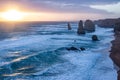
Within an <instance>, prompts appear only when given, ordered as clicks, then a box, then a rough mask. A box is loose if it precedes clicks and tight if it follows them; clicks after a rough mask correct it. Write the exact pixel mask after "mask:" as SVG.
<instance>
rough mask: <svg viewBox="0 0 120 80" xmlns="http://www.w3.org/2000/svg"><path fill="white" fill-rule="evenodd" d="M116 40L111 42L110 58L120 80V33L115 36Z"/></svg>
mask: <svg viewBox="0 0 120 80" xmlns="http://www.w3.org/2000/svg"><path fill="white" fill-rule="evenodd" d="M114 37H115V39H114V40H113V41H111V43H112V47H111V51H110V58H111V59H112V61H113V62H114V66H115V69H116V70H117V73H118V80H120V58H119V57H120V42H119V41H120V33H115V34H114Z"/></svg>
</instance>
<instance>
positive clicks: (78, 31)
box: [77, 20, 85, 34]
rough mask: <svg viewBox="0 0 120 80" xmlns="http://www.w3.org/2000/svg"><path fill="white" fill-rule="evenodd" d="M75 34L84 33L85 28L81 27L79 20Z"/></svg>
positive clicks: (81, 22)
mask: <svg viewBox="0 0 120 80" xmlns="http://www.w3.org/2000/svg"><path fill="white" fill-rule="evenodd" d="M77 34H85V30H84V28H83V21H81V20H80V21H79V24H78V29H77Z"/></svg>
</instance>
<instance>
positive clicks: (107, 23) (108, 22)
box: [95, 18, 120, 28]
mask: <svg viewBox="0 0 120 80" xmlns="http://www.w3.org/2000/svg"><path fill="white" fill-rule="evenodd" d="M119 21H120V18H117V19H101V20H98V21H95V24H97V25H98V26H99V27H104V28H113V27H114V25H115V23H116V22H119Z"/></svg>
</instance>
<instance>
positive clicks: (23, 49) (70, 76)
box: [0, 22, 117, 80]
mask: <svg viewBox="0 0 120 80" xmlns="http://www.w3.org/2000/svg"><path fill="white" fill-rule="evenodd" d="M71 26H72V30H68V29H67V22H21V23H0V80H117V72H116V70H115V68H114V65H113V62H112V60H111V59H110V57H109V51H110V48H111V41H112V40H113V39H114V36H113V29H112V28H107V29H106V28H101V27H99V26H97V25H96V31H95V32H92V33H86V34H85V35H77V28H78V22H71ZM92 35H97V36H98V38H99V39H100V41H97V42H94V41H92V39H91V37H92ZM72 46H74V47H76V48H78V49H79V48H80V47H84V48H85V49H86V50H85V51H80V50H78V51H68V50H66V48H68V47H72Z"/></svg>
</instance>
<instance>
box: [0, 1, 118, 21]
mask: <svg viewBox="0 0 120 80" xmlns="http://www.w3.org/2000/svg"><path fill="white" fill-rule="evenodd" d="M118 8H120V0H0V13H2V12H5V11H6V10H10V9H17V10H19V11H21V12H24V13H27V15H26V16H24V19H23V20H24V21H77V20H86V19H93V20H96V19H102V18H118V17H120V16H119V14H120V9H118ZM0 20H2V18H1V17H0Z"/></svg>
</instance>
